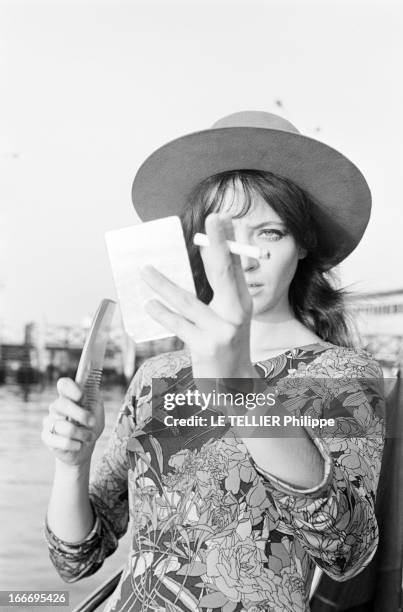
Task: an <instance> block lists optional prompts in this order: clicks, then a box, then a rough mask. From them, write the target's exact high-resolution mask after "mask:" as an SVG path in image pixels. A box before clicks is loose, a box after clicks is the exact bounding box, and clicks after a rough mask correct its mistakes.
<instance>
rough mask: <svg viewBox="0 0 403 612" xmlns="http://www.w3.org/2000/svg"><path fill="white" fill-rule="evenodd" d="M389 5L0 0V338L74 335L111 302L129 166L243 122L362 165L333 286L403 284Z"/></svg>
mask: <svg viewBox="0 0 403 612" xmlns="http://www.w3.org/2000/svg"><path fill="white" fill-rule="evenodd" d="M399 4H400V3H399V2H397V1H396V2H394V1H393V2H392V1H388V0H380V1H379V2H375V1H371V0H365V2H364V0H362V1H361V0H349V1H348V2H347V1H341V0H334V1H333V0H321V1H320V2H308V1H306V0H298V1H297V0H295V1H294V2H287V1H284V0H282V1H281V2H277V1H272V0H242V1H241V0H238V1H237V0H186V1H183V2H178V1H176V2H172V1H170V0H158V1H157V0H145V1H137V0H132V1H131V2H129V1H126V2H123V1H121V0H108V1H106V0H103V1H101V0H98V1H91V2H89V1H88V0H80V1H79V2H78V1H77V2H76V1H72V0H70V1H66V0H65V1H62V0H51V1H49V2H40V1H35V0H32V1H25V2H22V1H20V0H0V24H1V25H0V110H1V112H0V135H1V137H0V321H1V322H2V325H3V327H7V326H21V325H22V324H23V323H24V322H26V321H29V320H37V321H41V322H49V323H66V324H67V323H71V324H76V323H79V322H80V321H82V320H83V319H84V318H85V317H87V316H88V315H89V314H91V313H93V312H94V311H95V310H96V307H97V305H98V302H99V301H100V299H102V298H103V297H112V298H113V297H114V296H115V290H114V286H113V281H112V275H111V269H110V266H109V262H108V258H107V254H106V248H105V241H104V233H105V232H106V231H108V230H111V229H117V228H121V227H125V226H128V225H131V224H132V223H133V222H134V221H135V213H134V211H133V207H132V204H131V184H132V181H133V177H134V174H135V172H136V169H137V168H138V167H139V166H140V164H141V163H142V161H143V160H144V159H145V158H146V157H147V156H148V155H149V154H151V153H152V152H153V151H154V150H155V149H156V148H158V147H159V146H161V145H162V144H164V143H165V142H167V141H169V140H171V139H173V138H176V137H178V136H181V135H183V134H186V133H189V132H193V131H198V130H200V129H204V128H208V127H209V126H211V124H212V123H214V121H215V120H216V119H218V118H219V117H221V116H224V115H227V114H229V113H232V112H235V111H239V110H245V109H249V110H250V109H255V110H267V111H270V112H277V113H279V114H283V116H285V117H286V118H288V119H289V120H290V121H291V122H292V123H294V124H295V125H296V126H297V127H298V129H299V130H300V131H301V132H302V133H304V134H306V135H308V136H311V137H314V138H318V139H320V140H323V141H324V142H326V143H327V144H329V145H331V146H333V147H334V148H336V149H338V150H340V151H341V152H342V153H344V154H345V155H346V156H347V157H349V158H350V159H351V160H352V161H353V162H354V163H355V164H356V165H357V166H358V167H359V168H360V169H361V171H362V172H363V174H364V176H365V177H366V179H367V181H368V183H369V185H370V188H371V191H372V195H373V214H372V218H371V221H370V225H369V227H368V230H367V232H366V235H365V237H364V239H363V240H362V242H361V244H360V245H359V247H358V248H357V249H356V251H354V253H353V254H352V255H351V256H350V257H349V258H348V259H347V260H346V261H345V262H344V263H343V264H342V266H341V270H340V275H341V281H342V284H344V285H347V286H350V287H351V288H352V289H354V290H355V291H363V290H382V289H389V288H397V287H402V286H403V275H402V272H401V264H400V265H398V261H400V262H401V260H402V233H403V232H402V230H403V222H402V215H401V208H402V205H401V201H402V193H401V178H400V173H401V168H402V163H401V162H402V144H401V143H402V140H403V139H402V120H401V108H402V91H401V73H402V44H403V43H402V36H401V32H402V20H401V14H402V11H401V9H400V8H399ZM279 101H280V104H281V106H279Z"/></svg>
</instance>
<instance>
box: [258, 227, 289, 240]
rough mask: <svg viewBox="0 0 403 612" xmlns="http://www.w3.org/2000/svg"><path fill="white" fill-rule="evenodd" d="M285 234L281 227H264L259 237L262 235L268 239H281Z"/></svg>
mask: <svg viewBox="0 0 403 612" xmlns="http://www.w3.org/2000/svg"><path fill="white" fill-rule="evenodd" d="M284 236H285V232H284V231H281V230H279V229H273V228H270V229H263V230H260V232H259V234H258V237H259V238H260V237H262V238H264V239H266V240H281V238H283V237H284Z"/></svg>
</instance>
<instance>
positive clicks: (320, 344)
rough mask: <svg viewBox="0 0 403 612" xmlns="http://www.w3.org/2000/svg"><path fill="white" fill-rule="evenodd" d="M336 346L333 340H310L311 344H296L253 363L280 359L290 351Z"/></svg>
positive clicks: (324, 348)
mask: <svg viewBox="0 0 403 612" xmlns="http://www.w3.org/2000/svg"><path fill="white" fill-rule="evenodd" d="M334 346H335V345H334V344H332V343H331V342H325V341H322V342H310V343H309V344H303V345H302V346H294V347H292V348H289V349H287V350H285V351H282V352H281V353H278V354H277V355H273V356H272V357H267V358H266V359H259V360H258V361H254V362H253V364H254V365H258V364H260V363H266V362H267V361H273V360H274V359H278V358H279V357H283V356H289V355H290V353H292V352H293V351H298V352H302V351H307V350H308V349H317V348H318V347H320V348H322V349H323V350H326V349H329V348H333V347H334Z"/></svg>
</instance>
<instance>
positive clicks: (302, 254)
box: [298, 247, 308, 259]
mask: <svg viewBox="0 0 403 612" xmlns="http://www.w3.org/2000/svg"><path fill="white" fill-rule="evenodd" d="M307 255H308V251H307V250H306V249H304V248H303V247H298V259H304V258H305V257H306V256H307Z"/></svg>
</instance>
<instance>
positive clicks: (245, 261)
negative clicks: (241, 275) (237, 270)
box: [240, 255, 259, 272]
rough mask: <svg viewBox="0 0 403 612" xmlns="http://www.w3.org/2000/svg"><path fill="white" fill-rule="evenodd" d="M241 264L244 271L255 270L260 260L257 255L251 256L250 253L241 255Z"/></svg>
mask: <svg viewBox="0 0 403 612" xmlns="http://www.w3.org/2000/svg"><path fill="white" fill-rule="evenodd" d="M240 258H241V266H242V270H243V271H244V272H250V271H251V270H255V269H256V268H257V267H258V266H259V260H258V259H256V258H255V257H249V255H240Z"/></svg>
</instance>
